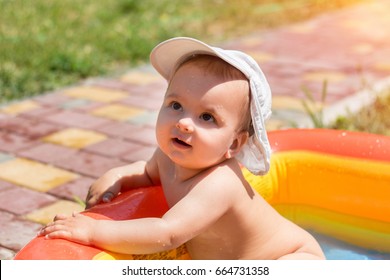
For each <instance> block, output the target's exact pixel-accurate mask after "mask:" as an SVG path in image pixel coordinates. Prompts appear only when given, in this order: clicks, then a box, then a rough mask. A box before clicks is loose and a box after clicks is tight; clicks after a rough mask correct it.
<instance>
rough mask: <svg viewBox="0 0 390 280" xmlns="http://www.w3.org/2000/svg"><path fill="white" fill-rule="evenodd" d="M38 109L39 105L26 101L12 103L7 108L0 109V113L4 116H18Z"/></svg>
mask: <svg viewBox="0 0 390 280" xmlns="http://www.w3.org/2000/svg"><path fill="white" fill-rule="evenodd" d="M38 107H39V105H38V104H37V103H36V102H34V101H32V100H26V101H21V102H16V103H12V104H10V105H8V106H5V107H3V108H1V109H0V111H1V112H3V113H5V114H10V115H18V114H20V113H23V112H27V111H30V110H33V109H36V108H38Z"/></svg>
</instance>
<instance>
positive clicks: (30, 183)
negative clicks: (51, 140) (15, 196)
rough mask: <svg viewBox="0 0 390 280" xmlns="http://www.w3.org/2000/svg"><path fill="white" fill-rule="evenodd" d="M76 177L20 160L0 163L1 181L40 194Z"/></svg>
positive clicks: (29, 161)
mask: <svg viewBox="0 0 390 280" xmlns="http://www.w3.org/2000/svg"><path fill="white" fill-rule="evenodd" d="M77 177H78V175H77V174H75V173H72V172H69V171H66V170H62V169H59V168H56V167H54V166H49V165H45V164H42V163H39V162H36V161H32V160H27V159H22V158H16V159H14V160H10V161H6V162H3V163H0V178H1V179H2V180H5V181H8V182H11V183H14V184H16V185H20V186H24V187H27V188H30V189H33V190H36V191H40V192H46V191H48V190H50V189H52V188H55V187H57V186H59V185H61V184H64V183H66V182H69V181H71V180H74V179H75V178H77Z"/></svg>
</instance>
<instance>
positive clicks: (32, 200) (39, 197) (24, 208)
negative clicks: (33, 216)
mask: <svg viewBox="0 0 390 280" xmlns="http://www.w3.org/2000/svg"><path fill="white" fill-rule="evenodd" d="M11 197H12V198H13V199H10V198H11ZM54 201H56V199H55V198H54V197H53V196H51V195H48V194H46V193H39V192H35V191H32V190H29V189H25V188H21V187H18V186H14V187H13V188H11V189H7V190H5V191H2V192H0V210H4V211H7V212H9V213H13V214H15V215H23V214H26V213H28V212H30V211H33V210H35V209H38V208H41V207H43V206H46V205H48V204H50V203H53V202H54Z"/></svg>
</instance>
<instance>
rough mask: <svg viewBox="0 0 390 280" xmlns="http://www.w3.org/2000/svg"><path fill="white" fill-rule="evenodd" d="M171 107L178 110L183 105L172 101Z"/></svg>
mask: <svg viewBox="0 0 390 280" xmlns="http://www.w3.org/2000/svg"><path fill="white" fill-rule="evenodd" d="M171 108H172V109H173V110H175V111H179V110H181V109H182V108H183V107H182V106H181V104H180V103H179V102H176V101H174V102H172V103H171Z"/></svg>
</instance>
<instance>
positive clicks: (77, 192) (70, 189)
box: [49, 176, 95, 200]
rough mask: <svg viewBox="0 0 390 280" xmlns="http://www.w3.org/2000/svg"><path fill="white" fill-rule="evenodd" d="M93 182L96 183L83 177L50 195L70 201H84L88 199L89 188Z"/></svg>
mask: <svg viewBox="0 0 390 280" xmlns="http://www.w3.org/2000/svg"><path fill="white" fill-rule="evenodd" d="M93 182H95V179H93V178H90V177H84V176H83V177H80V178H78V179H76V180H74V181H72V182H70V183H67V184H64V185H61V186H59V187H57V188H55V189H52V190H50V191H49V193H50V194H52V195H55V196H58V197H61V198H65V199H68V200H74V199H75V197H77V198H80V199H82V200H84V199H85V198H86V197H87V193H88V190H89V187H90V186H91V185H92V183H93Z"/></svg>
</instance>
